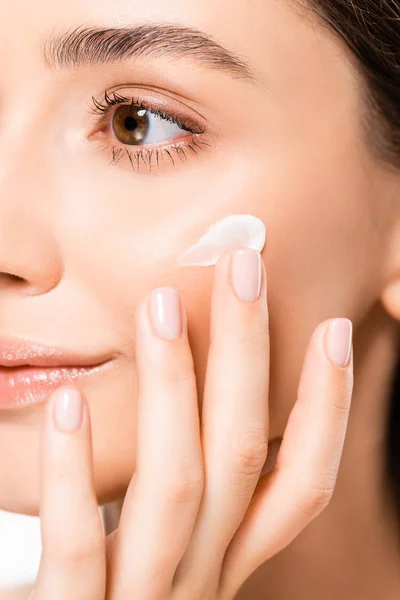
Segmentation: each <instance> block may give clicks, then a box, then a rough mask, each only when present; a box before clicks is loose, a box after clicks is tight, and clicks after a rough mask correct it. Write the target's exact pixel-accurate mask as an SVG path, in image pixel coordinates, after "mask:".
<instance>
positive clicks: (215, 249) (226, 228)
mask: <svg viewBox="0 0 400 600" xmlns="http://www.w3.org/2000/svg"><path fill="white" fill-rule="evenodd" d="M266 233H267V232H266V228H265V225H264V223H263V222H262V221H261V220H260V219H259V218H258V217H255V216H253V215H230V216H229V217H225V218H224V219H221V220H220V221H217V222H216V223H214V224H213V225H211V227H210V228H209V229H208V231H207V233H205V235H203V236H202V237H201V238H200V240H199V241H198V242H197V243H196V244H194V246H191V247H190V248H189V250H187V251H186V252H185V253H184V254H183V255H182V256H181V257H180V258H179V259H178V263H177V266H178V267H188V266H190V267H209V266H211V265H215V263H216V262H217V260H218V258H219V257H220V256H221V254H223V253H224V252H226V250H230V249H232V248H236V247H245V248H253V249H254V250H258V251H259V252H261V251H262V249H263V248H264V246H265V240H266Z"/></svg>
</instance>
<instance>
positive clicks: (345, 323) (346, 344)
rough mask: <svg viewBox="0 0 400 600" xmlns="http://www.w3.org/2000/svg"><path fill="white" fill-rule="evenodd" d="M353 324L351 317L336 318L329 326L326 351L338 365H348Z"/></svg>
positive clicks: (330, 358)
mask: <svg viewBox="0 0 400 600" xmlns="http://www.w3.org/2000/svg"><path fill="white" fill-rule="evenodd" d="M352 335H353V324H352V322H351V321H350V320H349V319H334V320H333V321H331V323H330V324H329V327H328V333H327V339H326V351H327V355H328V358H329V360H330V361H331V362H332V363H333V364H334V365H335V366H336V367H346V366H347V364H348V362H349V359H350V351H351V343H352Z"/></svg>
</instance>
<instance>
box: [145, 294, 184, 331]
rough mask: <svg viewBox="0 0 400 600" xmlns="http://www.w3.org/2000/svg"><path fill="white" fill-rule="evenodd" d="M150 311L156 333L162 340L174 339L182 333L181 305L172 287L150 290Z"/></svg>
mask: <svg viewBox="0 0 400 600" xmlns="http://www.w3.org/2000/svg"><path fill="white" fill-rule="evenodd" d="M150 312H151V319H152V322H153V326H154V329H155V330H156V332H157V335H158V336H159V337H160V338H162V339H164V340H176V339H178V338H179V337H180V336H181V334H182V317H181V305H180V300H179V295H178V292H177V291H176V289H175V288H172V287H162V288H157V289H155V290H153V291H152V293H151V299H150Z"/></svg>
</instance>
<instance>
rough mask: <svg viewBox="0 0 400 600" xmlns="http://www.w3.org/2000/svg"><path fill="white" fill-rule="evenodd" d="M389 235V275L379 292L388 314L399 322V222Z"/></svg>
mask: <svg viewBox="0 0 400 600" xmlns="http://www.w3.org/2000/svg"><path fill="white" fill-rule="evenodd" d="M391 235H392V243H391V244H390V250H389V263H390V268H389V276H388V278H387V283H386V285H385V287H384V289H383V290H382V293H381V301H382V304H383V306H384V308H385V309H386V311H387V312H388V313H389V315H391V316H392V317H393V318H394V319H396V320H397V321H399V322H400V223H398V224H397V225H396V226H395V227H394V228H393V229H392V232H391Z"/></svg>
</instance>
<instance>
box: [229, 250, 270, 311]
mask: <svg viewBox="0 0 400 600" xmlns="http://www.w3.org/2000/svg"><path fill="white" fill-rule="evenodd" d="M231 277H232V286H233V289H234V291H235V293H236V295H237V297H238V298H239V300H243V301H244V302H255V301H256V300H258V298H259V296H260V291H261V279H262V270H261V255H260V253H259V252H257V250H252V249H250V248H243V249H241V250H235V251H234V252H233V256H232V270H231Z"/></svg>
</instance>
